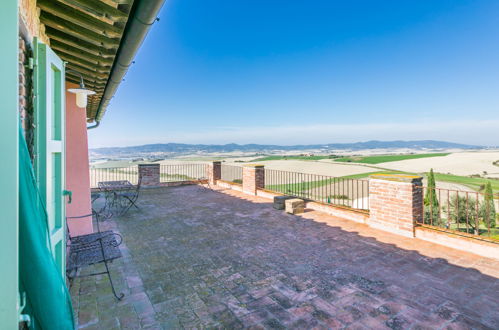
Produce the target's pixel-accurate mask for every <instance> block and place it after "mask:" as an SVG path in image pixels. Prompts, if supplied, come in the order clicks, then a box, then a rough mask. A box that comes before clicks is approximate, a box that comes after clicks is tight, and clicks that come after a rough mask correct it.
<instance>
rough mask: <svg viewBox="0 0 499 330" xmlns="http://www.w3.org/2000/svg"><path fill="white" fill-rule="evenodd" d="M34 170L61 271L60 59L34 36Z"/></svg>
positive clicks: (62, 106) (62, 158) (62, 126)
mask: <svg viewBox="0 0 499 330" xmlns="http://www.w3.org/2000/svg"><path fill="white" fill-rule="evenodd" d="M34 44H35V45H34V49H35V60H36V66H35V78H34V82H35V83H34V86H35V122H36V135H35V136H36V137H35V150H36V156H35V172H36V175H37V180H38V187H39V190H40V194H41V196H42V201H43V202H44V203H45V207H46V210H47V214H48V222H49V235H50V243H51V248H52V253H53V256H54V259H55V260H56V263H57V264H58V266H59V267H60V271H61V274H63V276H64V274H65V259H66V258H65V251H66V245H65V231H66V230H65V228H66V224H65V221H66V220H65V205H64V193H63V192H64V188H65V152H64V148H65V146H64V140H65V139H64V138H65V98H64V97H65V91H64V85H65V83H64V81H65V79H64V62H63V61H62V60H61V59H60V58H59V57H58V56H57V55H56V54H55V53H54V52H53V51H52V50H51V49H50V47H48V46H47V45H45V44H43V43H41V42H39V41H38V40H35V42H34Z"/></svg>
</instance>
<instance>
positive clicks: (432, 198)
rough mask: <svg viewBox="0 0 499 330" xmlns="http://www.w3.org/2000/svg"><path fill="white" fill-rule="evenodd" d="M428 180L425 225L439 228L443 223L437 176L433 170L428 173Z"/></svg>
mask: <svg viewBox="0 0 499 330" xmlns="http://www.w3.org/2000/svg"><path fill="white" fill-rule="evenodd" d="M427 179H428V183H427V189H426V195H425V197H424V206H425V207H424V209H425V223H428V224H433V225H437V226H438V225H441V224H440V222H441V221H440V219H439V208H438V199H437V194H436V191H435V188H436V182H435V175H434V174H433V169H430V173H428V176H427Z"/></svg>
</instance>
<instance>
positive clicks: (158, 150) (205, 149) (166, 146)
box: [90, 140, 484, 158]
mask: <svg viewBox="0 0 499 330" xmlns="http://www.w3.org/2000/svg"><path fill="white" fill-rule="evenodd" d="M482 148H484V147H483V146H475V145H468V144H460V143H452V142H445V141H433V140H421V141H376V140H373V141H367V142H355V143H327V144H310V145H292V146H281V145H265V144H235V143H230V144H223V145H216V144H183V143H159V144H146V145H141V146H130V147H109V148H97V149H91V150H90V152H91V156H92V157H93V158H96V157H127V158H130V157H137V156H144V155H152V154H191V153H224V152H238V151H239V152H255V153H263V152H275V151H305V150H315V151H321V152H328V150H331V151H333V150H352V151H355V150H368V149H413V150H425V149H432V150H439V149H482Z"/></svg>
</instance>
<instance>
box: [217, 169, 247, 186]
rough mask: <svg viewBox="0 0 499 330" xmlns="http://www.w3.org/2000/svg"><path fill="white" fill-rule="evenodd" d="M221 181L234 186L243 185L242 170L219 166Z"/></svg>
mask: <svg viewBox="0 0 499 330" xmlns="http://www.w3.org/2000/svg"><path fill="white" fill-rule="evenodd" d="M221 172H222V173H221V179H222V180H224V181H229V182H232V183H236V184H243V168H242V167H241V166H234V165H222V166H221Z"/></svg>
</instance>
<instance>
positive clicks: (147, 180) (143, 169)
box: [139, 164, 160, 187]
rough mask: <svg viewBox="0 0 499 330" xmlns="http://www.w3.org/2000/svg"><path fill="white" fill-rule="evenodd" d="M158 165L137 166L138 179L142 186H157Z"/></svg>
mask: <svg viewBox="0 0 499 330" xmlns="http://www.w3.org/2000/svg"><path fill="white" fill-rule="evenodd" d="M159 177H160V174H159V164H139V178H141V180H142V181H141V184H142V186H151V187H152V186H159V182H160V180H159Z"/></svg>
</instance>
